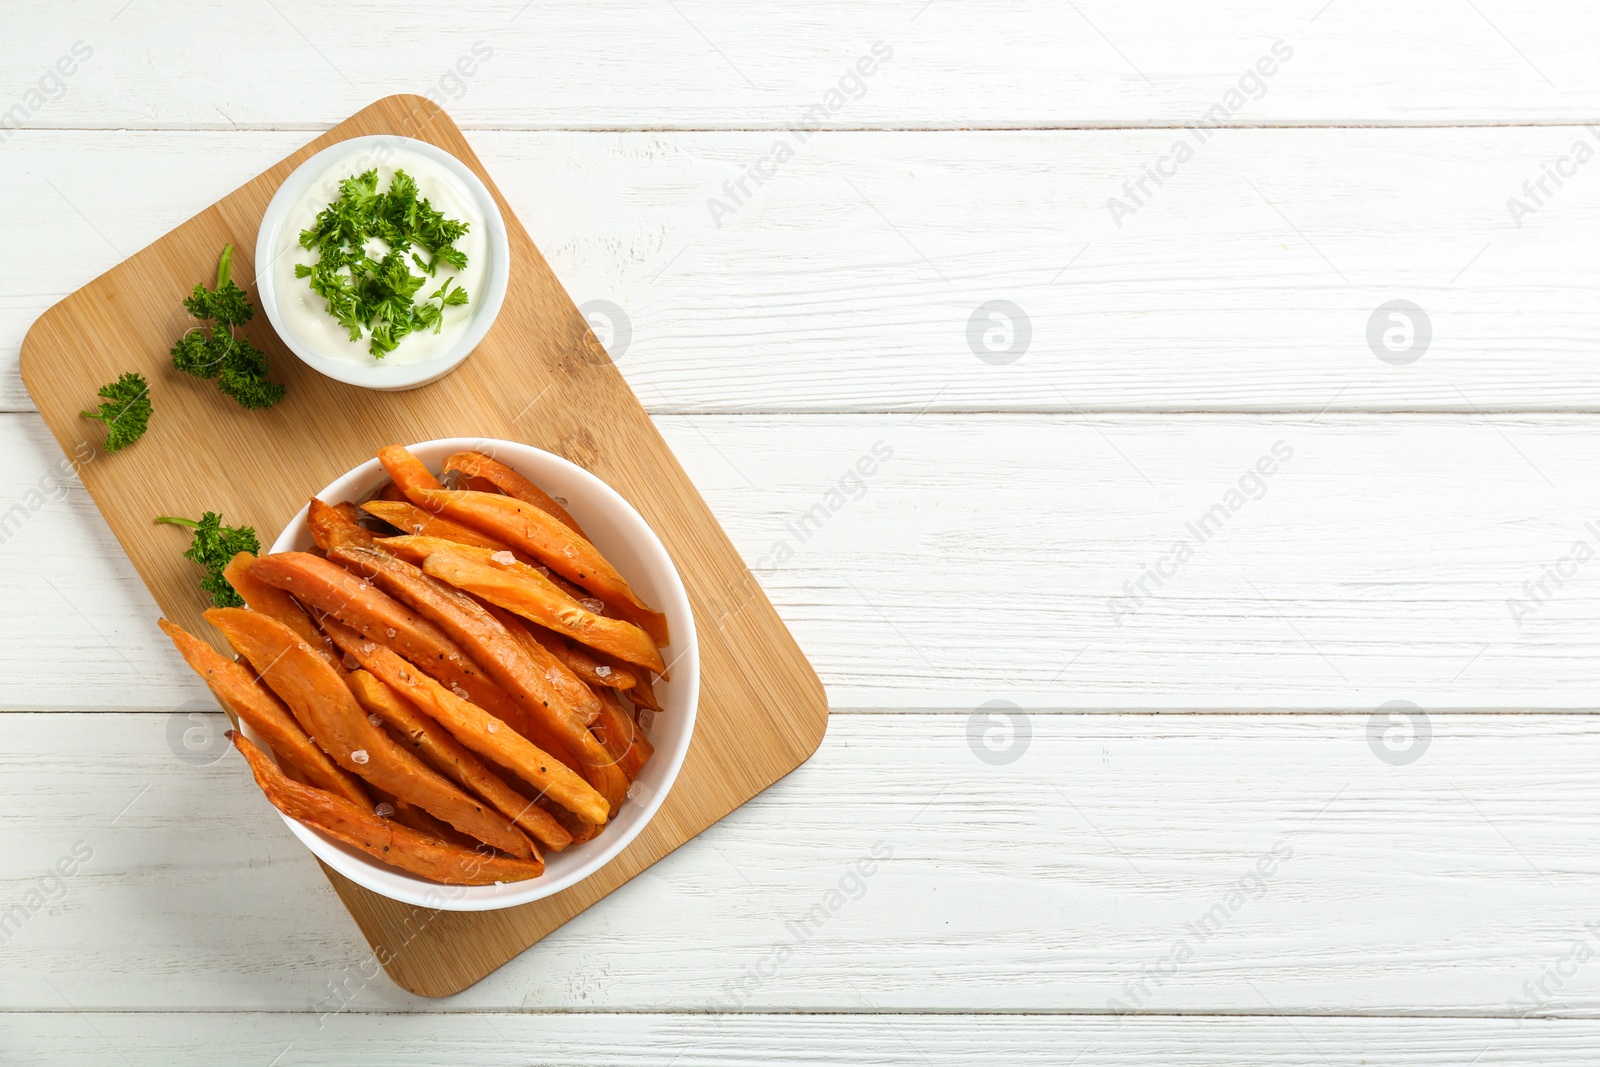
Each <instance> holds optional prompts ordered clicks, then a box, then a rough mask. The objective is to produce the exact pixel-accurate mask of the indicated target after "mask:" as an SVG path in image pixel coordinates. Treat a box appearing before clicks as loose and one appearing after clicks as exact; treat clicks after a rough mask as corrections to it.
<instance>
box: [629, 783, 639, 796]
mask: <svg viewBox="0 0 1600 1067" xmlns="http://www.w3.org/2000/svg"><path fill="white" fill-rule="evenodd" d="M639 793H640V786H639V782H638V780H637V779H635V780H634V783H633V784H632V785H630V786H629V787H628V799H629V800H638V799H639Z"/></svg>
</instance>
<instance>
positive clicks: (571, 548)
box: [561, 545, 578, 556]
mask: <svg viewBox="0 0 1600 1067" xmlns="http://www.w3.org/2000/svg"><path fill="white" fill-rule="evenodd" d="M561 554H562V555H563V556H576V555H577V554H578V546H577V545H568V546H567V547H565V548H563V549H562V550H561Z"/></svg>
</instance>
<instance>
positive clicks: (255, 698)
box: [156, 553, 370, 804]
mask: <svg viewBox="0 0 1600 1067" xmlns="http://www.w3.org/2000/svg"><path fill="white" fill-rule="evenodd" d="M240 554H241V555H243V554H244V553H240ZM273 592H277V590H276V589H274V590H273ZM240 595H241V596H243V595H244V594H242V593H241V594H240ZM295 610H296V611H299V610H300V609H299V608H295ZM156 625H158V626H160V627H161V631H162V632H163V633H165V634H166V635H167V636H168V637H169V638H171V639H172V643H173V645H174V646H175V647H176V648H177V650H178V654H179V655H181V656H182V657H183V659H184V662H185V663H187V664H188V665H189V666H190V667H191V668H193V669H194V672H195V673H196V674H198V675H199V676H200V680H201V681H203V682H205V683H206V687H207V688H208V689H210V690H211V692H212V693H213V694H215V696H216V698H217V699H218V700H219V701H221V702H222V706H223V707H225V708H227V709H228V710H229V711H231V712H233V713H234V715H236V716H238V718H239V721H240V722H242V723H244V724H245V725H247V726H249V727H250V729H252V730H254V731H255V732H256V733H257V734H259V735H260V736H261V739H262V740H263V741H265V742H266V743H267V745H268V747H270V748H271V749H272V751H273V754H274V755H276V756H277V757H278V759H280V760H282V761H283V762H284V763H286V764H288V765H289V766H291V767H294V768H295V769H296V770H297V771H299V772H300V774H301V775H302V776H304V778H305V780H306V781H307V782H309V783H310V784H312V785H314V786H316V787H317V788H319V789H326V790H328V791H329V792H330V793H337V794H338V795H339V796H342V797H344V798H345V799H346V800H348V801H350V802H351V803H352V804H368V803H370V801H369V800H368V799H367V792H366V790H365V789H363V788H362V787H361V783H360V782H358V781H357V780H356V779H355V778H353V777H351V776H350V775H348V774H346V773H345V772H344V771H342V770H340V769H339V768H338V766H336V765H335V764H334V762H333V761H332V760H331V759H329V758H328V754H327V753H326V752H324V751H322V749H320V748H318V747H317V746H316V745H315V744H314V743H313V742H312V740H311V738H310V737H308V736H306V732H305V730H303V729H301V728H300V724H299V723H298V722H296V721H295V720H294V717H293V716H292V715H290V713H289V709H288V708H286V707H284V706H283V702H282V701H280V700H279V699H278V698H277V697H276V696H274V695H273V694H272V693H271V692H270V691H269V690H268V689H267V688H266V687H265V686H263V685H262V684H261V683H260V682H258V681H256V680H255V679H254V678H253V677H251V675H250V672H249V671H247V670H245V669H244V668H243V667H241V666H239V664H237V663H235V662H234V661H233V660H231V659H229V658H228V657H226V656H224V655H222V653H220V652H218V651H217V650H216V649H214V648H212V647H211V646H210V645H208V644H206V643H205V642H204V641H202V640H200V639H199V638H198V637H196V636H194V635H193V634H191V633H189V632H188V631H187V630H184V629H182V628H180V627H178V626H174V625H173V624H172V623H170V622H168V621H167V620H166V619H161V620H159V621H158V622H157V624H156Z"/></svg>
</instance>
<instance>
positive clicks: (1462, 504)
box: [0, 398, 1600, 714]
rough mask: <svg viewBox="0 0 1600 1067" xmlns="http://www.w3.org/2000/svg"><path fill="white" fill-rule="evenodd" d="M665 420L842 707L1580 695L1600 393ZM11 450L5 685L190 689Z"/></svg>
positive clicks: (5, 492) (67, 697) (83, 524)
mask: <svg viewBox="0 0 1600 1067" xmlns="http://www.w3.org/2000/svg"><path fill="white" fill-rule="evenodd" d="M159 406H160V405H159V398H158V400H157V407H158V408H159ZM658 423H659V425H660V427H661V430H662V432H663V433H664V435H665V436H666V438H667V441H668V443H669V444H670V445H671V446H672V448H673V449H674V451H675V452H676V453H677V454H678V456H679V457H680V459H681V460H682V462H683V463H684V464H685V467H686V468H687V470H688V472H689V474H690V476H691V477H692V478H693V479H694V480H695V482H696V484H697V485H698V486H699V488H700V490H701V491H702V493H703V494H704V495H705V496H706V498H707V500H708V501H709V503H710V504H711V507H712V509H713V510H714V511H715V513H716V514H717V516H718V517H719V519H720V520H721V522H722V523H723V525H724V527H725V528H726V529H727V530H728V532H729V534H730V535H731V536H732V538H733V540H734V542H735V544H736V546H737V547H738V549H739V550H740V552H741V553H742V554H743V555H744V557H745V559H746V561H747V562H748V563H749V564H750V565H751V566H752V567H753V568H754V569H755V571H756V574H757V576H758V578H759V580H760V581H761V583H762V584H763V586H764V587H765V588H766V590H767V591H768V593H769V595H770V596H771V598H772V599H773V601H774V603H775V604H776V605H777V607H778V610H779V612H780V614H781V615H782V616H783V618H784V620H785V622H786V623H788V625H789V626H790V628H791V629H792V630H793V631H794V633H795V634H796V636H797V637H798V639H799V641H800V644H801V647H802V648H804V649H805V651H806V653H807V655H808V656H809V657H810V658H811V660H812V662H813V663H814V664H815V665H816V667H817V670H818V671H819V673H820V674H821V676H822V679H823V681H824V682H825V683H826V685H827V686H828V690H829V694H830V698H831V700H832V703H833V706H834V707H835V708H845V709H847V708H860V709H908V708H909V709H929V710H949V711H955V712H959V713H962V714H965V713H966V712H968V711H970V710H971V709H972V708H974V707H977V706H978V705H979V704H982V703H984V702H985V701H988V700H992V699H1004V700H1011V701H1014V702H1016V703H1018V704H1020V705H1023V706H1026V707H1033V708H1073V709H1081V710H1091V711H1092V710H1106V709H1209V708H1215V709H1221V710H1231V709H1238V708H1253V709H1264V710H1277V709H1345V710H1361V709H1367V710H1370V709H1372V708H1375V707H1376V706H1377V705H1379V704H1381V703H1383V702H1385V701H1387V700H1391V699H1406V700H1411V701H1414V702H1416V703H1418V704H1420V705H1422V706H1423V707H1426V708H1429V709H1431V710H1439V709H1446V708H1454V709H1463V710H1478V709H1506V710H1522V709H1540V708H1548V709H1556V708H1562V709H1568V708H1570V709H1582V710H1589V709H1592V708H1593V707H1594V706H1595V692H1596V686H1597V684H1600V667H1597V666H1596V664H1595V661H1594V657H1593V654H1592V653H1593V649H1592V647H1591V646H1592V640H1591V635H1592V634H1593V632H1594V626H1595V624H1596V621H1597V615H1600V587H1597V585H1596V573H1595V572H1594V567H1595V565H1594V564H1592V563H1587V562H1585V561H1583V560H1580V559H1578V558H1577V557H1578V556H1581V555H1583V554H1584V553H1593V552H1594V551H1595V545H1596V542H1597V539H1600V534H1597V533H1596V531H1595V528H1594V527H1590V526H1587V525H1586V524H1587V523H1589V522H1591V521H1593V522H1596V523H1597V524H1600V499H1597V494H1596V490H1595V489H1594V487H1593V486H1594V480H1593V478H1592V476H1591V472H1592V471H1593V470H1594V469H1596V467H1597V465H1600V451H1597V447H1600V446H1597V445H1596V441H1597V437H1596V434H1595V432H1594V429H1595V426H1594V418H1593V417H1592V416H1548V415H1547V416H1526V417H1509V416H1495V417H1494V418H1493V421H1485V420H1482V419H1480V418H1478V417H1477V416H1460V417H1455V416H1452V417H1443V416H1410V417H1401V416H1383V415H1368V416H1356V415H1324V416H1321V417H1320V418H1314V417H1312V416H1308V415H1302V416H1275V417H1270V418H1267V417H1257V416H1184V417H1173V416H1115V417H1112V416H1095V417H1093V418H1092V419H1088V418H1080V417H1076V416H1043V415H1039V416H1003V417H1002V416H970V415H969V416H935V415H925V416H922V417H920V418H919V417H914V416H909V415H852V416H845V415H830V416H781V417H779V416H773V417H763V418H759V419H758V418H750V417H745V416H692V417H690V416H671V417H662V418H660V419H658ZM156 427H157V429H155V430H152V431H151V432H159V414H158V415H157V422H156ZM136 447H137V446H136ZM875 447H876V448H877V449H878V450H879V453H880V454H882V453H883V452H884V451H886V450H892V456H891V457H890V458H889V459H887V460H883V461H881V462H878V461H877V460H873V459H872V458H871V457H872V454H873V450H874V448H875ZM1275 447H1277V448H1278V449H1279V451H1280V453H1281V452H1283V451H1284V450H1289V451H1292V456H1291V458H1289V459H1288V460H1285V461H1281V462H1279V461H1278V460H1275V459H1273V458H1272V456H1273V449H1274V448H1275ZM0 454H3V455H6V456H8V457H14V458H12V461H11V462H10V463H7V464H5V465H4V466H3V469H0V516H6V517H7V518H6V519H5V522H6V524H7V525H8V527H14V532H13V533H9V534H7V541H6V543H5V544H4V545H0V588H4V589H5V590H6V592H7V595H8V602H9V603H10V604H11V605H12V606H13V610H12V611H10V612H7V613H5V614H3V615H0V707H7V708H17V709H24V710H39V709H62V710H75V709H83V710H87V709H141V708H142V709H158V708H171V707H174V706H176V705H178V704H180V703H182V702H184V701H187V700H195V699H203V697H204V692H203V690H202V689H201V688H200V687H199V685H198V683H196V682H195V681H194V680H193V679H191V678H190V677H189V676H188V675H187V671H186V669H185V668H184V667H183V666H182V664H181V661H179V659H178V658H177V656H176V654H175V653H173V652H172V651H171V650H170V649H169V648H167V647H166V643H165V640H164V639H163V638H162V636H161V635H160V633H159V632H158V631H157V630H156V629H155V627H154V619H155V615H156V611H155V607H154V605H153V603H152V602H151V601H150V600H149V597H148V594H147V593H146V592H145V590H144V589H143V587H142V586H141V585H140V584H139V582H138V579H137V577H136V576H135V574H134V573H133V571H132V568H131V567H130V566H129V564H128V563H127V561H126V559H125V558H124V557H123V556H122V553H121V551H120V549H119V548H118V546H117V545H116V543H115V542H114V540H113V539H112V538H111V536H110V534H109V531H108V530H107V529H106V527H105V525H104V523H103V522H102V520H101V519H100V517H99V515H98V513H97V512H96V511H95V510H94V509H93V506H92V504H91V503H90V502H89V501H88V499H87V497H86V495H85V494H84V493H83V491H82V490H81V489H71V490H69V491H68V492H67V495H66V498H65V499H64V500H62V501H60V502H47V501H46V500H45V499H44V496H43V495H42V494H41V495H40V496H30V495H29V493H30V492H31V491H34V490H37V489H38V488H39V486H40V484H41V483H40V479H41V478H43V477H44V475H45V474H46V473H47V471H48V467H47V464H49V463H50V462H54V459H53V457H55V456H58V455H59V453H57V452H56V450H55V446H54V444H53V442H51V441H50V440H49V438H48V436H47V435H46V433H45V431H44V429H43V427H42V425H41V424H40V423H39V422H38V419H37V417H36V416H33V415H9V416H3V417H0ZM863 457H868V460H869V464H868V465H869V466H870V465H871V463H877V466H876V468H875V471H874V473H873V474H872V475H871V477H870V478H860V477H859V476H858V475H856V474H854V473H853V472H854V471H855V470H856V465H857V463H858V462H860V461H861V460H862V458H863ZM1263 457H1266V460H1265V462H1266V463H1267V464H1268V465H1269V466H1270V467H1271V469H1272V470H1273V473H1272V475H1271V476H1270V477H1260V476H1259V475H1256V474H1254V473H1253V471H1254V469H1255V466H1256V464H1257V463H1258V462H1263ZM94 462H112V463H114V462H116V457H115V456H112V457H102V458H100V459H96V460H94ZM1274 464H1275V465H1274ZM1241 483H1242V485H1243V491H1242V492H1241V488H1240V487H1241ZM315 488H316V487H315V486H313V487H309V490H314V489H315ZM309 490H308V491H309ZM1247 494H1248V495H1247ZM1257 496H1259V497H1260V499H1252V497H1257ZM31 503H37V504H39V505H40V507H39V508H38V510H37V511H34V510H31V509H30V507H29V505H30V504H31ZM1230 504H1238V505H1239V507H1238V509H1237V511H1236V512H1230V511H1229V510H1228V507H1229V505H1230ZM835 505H837V510H836V511H835V510H831V508H833V507H834V506H835ZM1214 507H1216V508H1218V510H1216V511H1213V510H1212V509H1213V508H1214ZM15 509H20V510H15ZM1208 516H1209V518H1208ZM1191 524H1194V525H1195V526H1196V528H1197V529H1199V530H1202V531H1203V532H1204V533H1205V534H1206V536H1205V537H1204V539H1202V538H1200V537H1199V536H1197V535H1196V534H1195V533H1191V532H1190V530H1189V526H1190V525H1191ZM1218 531H1220V532H1218ZM263 533H264V534H266V533H268V531H263ZM1180 543H1183V544H1187V545H1189V547H1188V548H1187V549H1178V548H1176V547H1175V546H1176V545H1178V544H1180ZM1578 543H1582V544H1583V545H1584V546H1585V547H1584V548H1581V549H1575V548H1574V545H1575V544H1578ZM183 544H184V541H183V538H182V537H179V536H175V539H174V545H173V551H174V552H178V551H181V549H182V547H183ZM1183 551H1188V552H1191V553H1192V558H1189V559H1187V560H1185V561H1184V562H1182V564H1181V566H1180V565H1178V563H1177V556H1178V555H1180V554H1181V553H1182V552H1183ZM1156 567H1159V568H1161V569H1163V570H1166V571H1168V572H1174V571H1175V572H1176V573H1175V574H1173V576H1172V577H1170V578H1163V579H1161V580H1160V583H1159V584H1158V583H1157V580H1156V579H1154V578H1147V577H1145V572H1146V570H1147V569H1148V568H1156ZM1551 568H1557V569H1558V571H1559V572H1562V573H1557V574H1556V575H1555V576H1554V577H1547V576H1546V571H1547V570H1549V569H1551ZM1558 582H1559V584H1557V583H1558ZM1141 583H1142V588H1141ZM1526 583H1536V584H1537V583H1543V585H1542V588H1534V589H1532V590H1531V591H1530V590H1529V589H1525V588H1524V586H1525V584H1526ZM1130 589H1131V590H1132V591H1133V595H1132V596H1129V595H1128V593H1129V590H1130ZM1146 594H1148V595H1146ZM196 595H197V596H198V595H199V594H198V592H197V593H196ZM1541 601H1542V603H1541ZM1513 602H1515V603H1513ZM741 603H742V601H741V600H740V598H739V594H738V592H737V591H724V592H723V593H722V594H719V595H717V596H715V597H714V602H712V601H708V602H707V603H706V604H704V605H702V608H701V614H702V619H701V625H702V626H712V625H716V621H717V620H718V619H719V618H721V617H723V616H724V615H725V614H726V613H728V612H731V611H737V610H738V609H739V607H740V606H741Z"/></svg>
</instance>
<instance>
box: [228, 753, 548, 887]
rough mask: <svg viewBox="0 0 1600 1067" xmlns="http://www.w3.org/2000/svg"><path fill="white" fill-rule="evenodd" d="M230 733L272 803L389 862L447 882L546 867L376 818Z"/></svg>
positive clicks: (513, 877) (504, 878)
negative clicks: (287, 771)
mask: <svg viewBox="0 0 1600 1067" xmlns="http://www.w3.org/2000/svg"><path fill="white" fill-rule="evenodd" d="M228 733H229V736H230V738H231V739H232V740H233V743H234V744H235V745H236V746H237V747H238V749H239V751H240V753H242V754H243V755H244V758H245V759H246V760H247V761H248V762H249V764H250V773H251V774H253V775H255V779H256V785H258V786H260V787H261V791H262V792H263V793H265V794H266V797H267V799H268V800H269V801H271V802H272V805H273V807H275V808H277V809H278V810H279V811H281V812H283V813H284V814H285V815H287V816H289V818H291V819H295V820H297V821H298V822H302V823H305V824H306V825H307V826H311V827H314V828H315V829H318V830H321V831H322V832H323V833H325V834H327V835H328V836H329V837H332V838H334V839H336V840H339V841H343V842H344V843H345V844H347V845H351V846H352V847H354V848H358V849H360V850H361V851H363V852H365V853H366V854H367V855H369V856H371V857H373V858H374V859H377V860H379V861H381V862H383V863H387V864H389V865H390V866H392V867H399V868H400V869H401V870H404V871H409V872H410V873H412V874H415V875H417V876H419V877H421V878H431V879H433V880H434V881H435V882H442V883H444V884H446V885H491V884H493V883H495V882H522V881H527V880H528V879H529V878H537V877H539V876H540V875H541V874H543V873H544V861H543V860H540V859H538V858H533V859H517V858H514V857H510V856H496V855H494V854H493V853H492V852H490V851H489V850H488V849H483V850H482V851H478V850H473V849H466V848H462V847H460V846H459V845H451V844H446V843H444V842H441V841H438V840H436V839H434V838H432V837H428V836H425V835H423V834H420V833H418V832H417V831H415V830H412V829H409V828H407V827H404V826H397V825H395V823H394V822H393V821H392V820H389V819H380V818H379V817H378V816H376V815H374V814H372V812H371V811H370V810H367V809H365V808H361V807H357V806H356V805H355V804H352V803H351V802H350V801H348V800H345V799H344V798H343V797H338V796H334V795H333V794H332V793H329V792H327V791H326V790H323V789H314V788H312V787H311V786H307V785H301V784H300V783H299V782H293V781H290V780H289V779H288V778H285V777H284V776H283V775H282V774H281V773H280V772H279V771H278V769H277V768H276V767H274V766H273V765H272V761H271V760H269V759H268V758H267V757H266V755H265V754H264V753H263V752H262V751H261V750H260V749H258V748H256V747H255V746H254V745H252V744H251V743H250V742H249V741H247V740H245V738H244V737H242V736H240V735H239V734H238V732H237V731H233V730H230V731H229V732H228Z"/></svg>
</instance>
